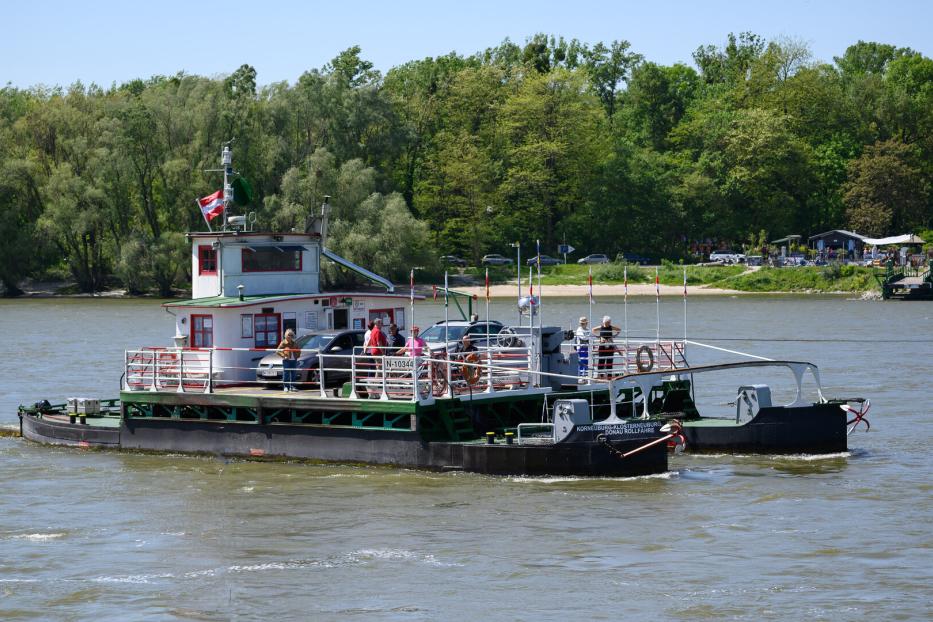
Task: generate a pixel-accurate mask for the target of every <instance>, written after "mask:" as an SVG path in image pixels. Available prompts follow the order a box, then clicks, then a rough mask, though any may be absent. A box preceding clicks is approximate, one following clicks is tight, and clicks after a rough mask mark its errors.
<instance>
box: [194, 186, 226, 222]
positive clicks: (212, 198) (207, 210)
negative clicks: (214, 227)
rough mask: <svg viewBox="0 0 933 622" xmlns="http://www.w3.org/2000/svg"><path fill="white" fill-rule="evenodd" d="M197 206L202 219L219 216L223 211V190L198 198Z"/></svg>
mask: <svg viewBox="0 0 933 622" xmlns="http://www.w3.org/2000/svg"><path fill="white" fill-rule="evenodd" d="M198 206H199V207H200V208H201V213H202V214H203V215H204V220H212V219H213V218H215V217H216V216H220V215H221V214H222V213H223V211H224V191H223V190H218V191H217V192H215V193H214V194H209V195H207V196H206V197H204V198H203V199H198Z"/></svg>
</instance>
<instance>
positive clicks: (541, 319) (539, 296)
mask: <svg viewBox="0 0 933 622" xmlns="http://www.w3.org/2000/svg"><path fill="white" fill-rule="evenodd" d="M535 242H536V250H537V252H538V261H536V262H535V263H537V264H538V303H539V304H538V330H541V329H542V327H543V324H542V322H543V321H544V319H543V315H542V313H541V304H540V303H541V298H542V294H544V291H543V290H542V289H541V240H535Z"/></svg>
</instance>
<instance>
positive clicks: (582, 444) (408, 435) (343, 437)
mask: <svg viewBox="0 0 933 622" xmlns="http://www.w3.org/2000/svg"><path fill="white" fill-rule="evenodd" d="M21 431H22V435H23V436H24V437H25V438H27V439H29V440H32V441H36V442H39V443H45V444H54V445H72V446H84V447H103V448H111V449H125V450H143V451H155V452H179V453H192V454H215V455H223V456H234V457H235V456H241V457H251V458H267V459H276V458H281V459H302V460H312V461H320V462H334V463H364V464H376V465H391V466H401V467H409V468H419V469H429V470H462V471H469V472H474V473H484V474H490V475H520V476H544V475H566V476H588V477H607V476H609V477H630V476H638V475H650V474H656V473H664V472H665V471H667V450H666V447H665V446H664V443H659V444H657V445H655V446H653V447H650V448H648V449H646V450H644V451H641V452H639V453H637V454H634V455H633V456H630V457H628V458H624V459H623V458H620V457H619V456H618V452H625V451H629V450H632V449H636V448H637V447H640V446H642V445H644V444H645V443H647V442H649V441H650V440H651V437H645V436H641V437H639V438H632V439H624V440H623V439H614V440H612V441H611V442H612V448H610V447H607V446H606V445H605V444H604V443H601V442H598V441H596V440H583V441H578V440H574V441H573V442H566V443H559V444H542V445H518V444H513V445H506V444H505V443H504V442H502V441H501V440H500V441H499V442H498V443H496V444H483V443H450V442H427V441H424V440H423V439H421V437H420V436H419V435H418V434H417V433H415V432H410V431H402V430H399V431H392V430H356V429H352V428H338V427H327V426H297V425H287V424H268V425H256V424H249V423H219V422H218V423H215V422H204V421H192V420H177V419H174V420H173V419H128V420H124V421H123V422H122V423H121V425H120V427H115V428H96V427H94V426H93V425H81V424H78V423H75V424H71V423H66V422H60V421H54V420H51V421H50V420H48V419H43V418H41V417H37V416H35V415H30V414H25V415H22V416H21Z"/></svg>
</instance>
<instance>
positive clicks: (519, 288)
mask: <svg viewBox="0 0 933 622" xmlns="http://www.w3.org/2000/svg"><path fill="white" fill-rule="evenodd" d="M515 245H516V248H517V249H518V251H517V252H518V259H516V260H515V261H517V262H518V263H517V264H516V266H515V267H516V270H515V271H516V272H517V273H518V300H521V299H522V242H521V240H519V241H518V242H516V243H515ZM516 304H518V301H516ZM518 327H519V328H521V327H522V308H521V306H519V307H518Z"/></svg>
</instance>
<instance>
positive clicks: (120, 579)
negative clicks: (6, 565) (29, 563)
mask: <svg viewBox="0 0 933 622" xmlns="http://www.w3.org/2000/svg"><path fill="white" fill-rule="evenodd" d="M379 561H388V562H399V561H401V562H413V563H415V564H424V565H427V566H433V567H435V568H456V567H462V566H463V564H460V563H456V562H444V561H440V560H438V559H437V558H436V557H435V556H434V555H431V554H425V553H417V552H415V551H409V550H406V549H360V550H357V551H351V552H349V553H344V554H343V555H338V556H334V557H330V558H327V559H316V560H315V559H290V560H282V561H271V562H262V563H257V564H235V565H232V566H227V567H225V568H206V569H203V570H192V571H190V572H185V573H182V574H181V575H175V574H172V573H158V574H134V575H122V576H110V575H104V576H99V577H93V578H90V579H88V580H89V581H91V582H93V583H132V584H152V583H158V582H160V581H163V580H168V579H175V578H179V576H180V578H184V579H194V578H197V577H214V576H219V575H223V574H241V573H251V572H281V571H289V570H305V569H309V568H320V569H328V568H340V567H345V566H356V565H367V564H371V563H373V562H379ZM66 580H68V579H66ZM70 580H72V581H76V580H78V579H70ZM10 581H17V579H11V580H10Z"/></svg>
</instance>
